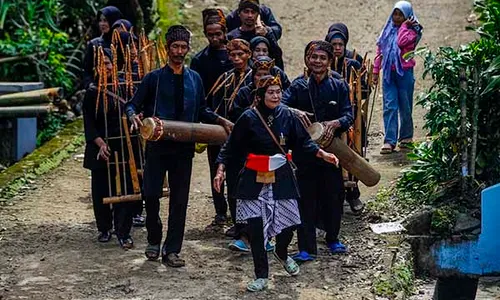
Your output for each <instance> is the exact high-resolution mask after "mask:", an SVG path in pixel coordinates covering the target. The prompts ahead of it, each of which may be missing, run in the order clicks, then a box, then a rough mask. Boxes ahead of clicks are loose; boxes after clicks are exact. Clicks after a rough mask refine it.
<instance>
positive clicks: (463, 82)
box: [459, 69, 469, 195]
mask: <svg viewBox="0 0 500 300" xmlns="http://www.w3.org/2000/svg"><path fill="white" fill-rule="evenodd" d="M459 80H460V89H461V90H462V93H461V95H460V112H461V120H460V135H461V140H462V145H461V147H460V148H461V152H462V153H461V163H460V165H461V173H462V195H464V194H465V192H466V191H467V176H469V167H468V165H469V164H468V159H469V156H468V147H467V77H466V74H465V69H461V70H460V75H459Z"/></svg>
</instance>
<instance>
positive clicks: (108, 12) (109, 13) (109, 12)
mask: <svg viewBox="0 0 500 300" xmlns="http://www.w3.org/2000/svg"><path fill="white" fill-rule="evenodd" d="M121 16H122V13H121V12H120V10H119V9H118V8H116V7H114V6H106V7H104V8H103V9H101V10H100V11H99V12H98V13H97V20H98V22H99V33H100V36H99V37H96V38H94V39H92V40H90V42H89V43H88V45H87V50H86V51H85V57H84V58H83V87H84V88H87V87H88V86H89V84H91V83H92V81H93V80H94V64H95V61H94V60H95V56H94V48H97V47H99V46H102V47H103V48H109V47H111V38H112V33H113V30H112V29H111V27H112V25H113V24H114V23H115V22H116V21H118V20H119V19H120V18H121Z"/></svg>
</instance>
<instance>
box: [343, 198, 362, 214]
mask: <svg viewBox="0 0 500 300" xmlns="http://www.w3.org/2000/svg"><path fill="white" fill-rule="evenodd" d="M347 202H348V203H349V206H350V207H351V211H352V213H353V214H355V215H357V216H359V215H360V214H361V213H362V212H363V210H364V209H365V204H364V203H363V202H362V201H361V200H360V199H359V198H357V199H349V200H347Z"/></svg>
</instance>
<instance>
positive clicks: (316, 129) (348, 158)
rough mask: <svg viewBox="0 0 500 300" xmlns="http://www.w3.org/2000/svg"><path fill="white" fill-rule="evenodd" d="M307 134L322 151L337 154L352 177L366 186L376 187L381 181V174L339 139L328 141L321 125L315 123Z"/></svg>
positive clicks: (308, 129)
mask: <svg viewBox="0 0 500 300" xmlns="http://www.w3.org/2000/svg"><path fill="white" fill-rule="evenodd" d="M307 132H308V133H309V135H310V136H311V139H312V140H313V141H315V142H317V143H318V144H319V145H320V146H321V148H322V149H324V150H325V151H327V152H330V153H333V154H335V155H336V156H337V157H338V159H339V161H340V164H341V166H342V168H344V169H346V170H347V171H349V173H351V174H352V175H354V176H356V178H358V179H359V180H360V181H361V182H363V183H364V184H365V185H366V186H375V185H376V184H377V183H378V182H379V181H380V173H379V172H377V170H375V169H374V168H373V167H372V166H371V165H370V164H369V163H368V162H367V161H366V160H365V159H364V158H363V157H361V156H360V155H359V154H357V153H356V152H355V151H353V150H352V149H351V148H349V146H348V145H347V144H346V143H345V142H344V141H342V140H341V139H339V138H332V139H331V140H326V139H325V137H324V135H323V132H324V128H323V125H321V123H314V124H312V125H311V126H310V127H309V128H307Z"/></svg>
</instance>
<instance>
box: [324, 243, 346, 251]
mask: <svg viewBox="0 0 500 300" xmlns="http://www.w3.org/2000/svg"><path fill="white" fill-rule="evenodd" d="M328 248H330V251H331V252H332V253H333V254H340V253H347V247H346V246H345V245H344V244H342V243H341V242H340V241H336V242H334V243H330V244H328Z"/></svg>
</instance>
